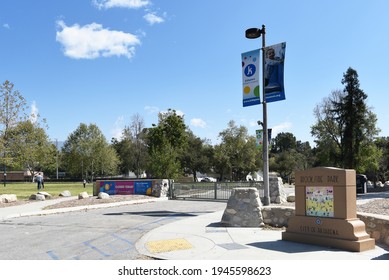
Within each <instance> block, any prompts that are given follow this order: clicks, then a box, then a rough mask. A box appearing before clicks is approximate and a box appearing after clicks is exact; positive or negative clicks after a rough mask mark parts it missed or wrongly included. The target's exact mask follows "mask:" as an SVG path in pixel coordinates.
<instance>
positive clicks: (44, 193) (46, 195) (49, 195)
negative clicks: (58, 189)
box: [38, 192, 53, 199]
mask: <svg viewBox="0 0 389 280" xmlns="http://www.w3.org/2000/svg"><path fill="white" fill-rule="evenodd" d="M38 194H41V195H44V196H45V199H51V198H53V196H52V195H51V194H49V193H48V192H38Z"/></svg>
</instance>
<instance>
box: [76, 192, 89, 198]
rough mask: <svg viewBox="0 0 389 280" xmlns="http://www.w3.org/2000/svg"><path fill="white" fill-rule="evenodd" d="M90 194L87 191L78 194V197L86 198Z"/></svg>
mask: <svg viewBox="0 0 389 280" xmlns="http://www.w3.org/2000/svg"><path fill="white" fill-rule="evenodd" d="M88 197H89V194H88V193H87V192H82V193H79V194H78V199H85V198H88Z"/></svg>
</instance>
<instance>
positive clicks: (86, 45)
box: [56, 20, 140, 59]
mask: <svg viewBox="0 0 389 280" xmlns="http://www.w3.org/2000/svg"><path fill="white" fill-rule="evenodd" d="M57 26H58V28H59V31H57V36H56V40H57V41H58V42H60V43H61V44H62V46H63V48H64V54H65V55H66V56H68V57H70V58H75V59H82V58H87V59H94V58H98V57H101V56H103V57H110V56H125V57H127V58H131V57H133V56H134V54H135V46H136V45H139V44H140V40H139V39H138V37H137V36H135V35H133V34H130V33H125V32H122V31H115V30H109V29H104V28H103V27H102V25H101V24H98V23H91V24H87V25H84V26H80V25H78V24H74V25H73V26H66V24H65V22H64V21H62V20H59V21H57Z"/></svg>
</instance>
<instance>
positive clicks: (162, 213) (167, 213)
mask: <svg viewBox="0 0 389 280" xmlns="http://www.w3.org/2000/svg"><path fill="white" fill-rule="evenodd" d="M197 213H198V214H205V213H212V212H191V213H184V212H173V211H140V212H117V213H106V214H104V215H107V216H121V215H140V216H149V217H166V216H174V217H194V216H198V214H197Z"/></svg>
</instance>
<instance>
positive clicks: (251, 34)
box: [246, 25, 270, 205]
mask: <svg viewBox="0 0 389 280" xmlns="http://www.w3.org/2000/svg"><path fill="white" fill-rule="evenodd" d="M265 34H266V29H265V25H262V29H259V28H250V29H247V30H246V38H248V39H257V38H259V37H261V35H262V105H263V123H262V127H263V183H264V201H263V204H264V205H270V195H269V193H270V191H269V142H268V130H267V105H266V94H265V46H266V44H265Z"/></svg>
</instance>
